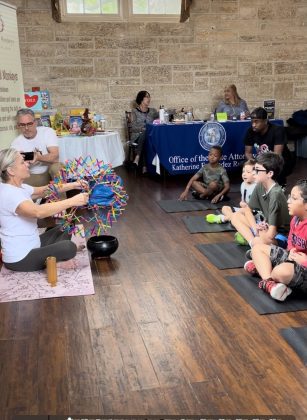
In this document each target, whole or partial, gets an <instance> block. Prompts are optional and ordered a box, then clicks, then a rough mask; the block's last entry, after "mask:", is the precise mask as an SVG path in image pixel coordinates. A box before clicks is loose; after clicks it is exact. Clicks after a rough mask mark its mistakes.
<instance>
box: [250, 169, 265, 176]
mask: <svg viewBox="0 0 307 420" xmlns="http://www.w3.org/2000/svg"><path fill="white" fill-rule="evenodd" d="M259 172H268V171H267V170H266V169H258V168H254V169H253V173H254V174H256V175H258V174H259Z"/></svg>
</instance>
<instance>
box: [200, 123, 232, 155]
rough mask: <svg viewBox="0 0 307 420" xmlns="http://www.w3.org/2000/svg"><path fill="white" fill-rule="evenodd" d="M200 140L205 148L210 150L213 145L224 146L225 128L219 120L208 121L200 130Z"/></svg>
mask: <svg viewBox="0 0 307 420" xmlns="http://www.w3.org/2000/svg"><path fill="white" fill-rule="evenodd" d="M198 141H199V144H200V145H201V147H202V148H203V149H205V150H210V149H211V147H212V146H221V147H222V146H223V144H224V143H225V141H226V131H225V128H224V127H223V126H222V124H220V123H218V122H207V123H206V124H205V125H203V126H202V128H201V129H200V131H199V134H198Z"/></svg>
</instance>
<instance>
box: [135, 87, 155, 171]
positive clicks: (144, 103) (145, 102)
mask: <svg viewBox="0 0 307 420" xmlns="http://www.w3.org/2000/svg"><path fill="white" fill-rule="evenodd" d="M135 102H136V104H137V106H136V108H134V109H133V110H132V112H131V141H132V142H133V143H137V147H136V156H135V158H134V164H135V165H137V166H139V165H142V172H143V173H145V172H147V168H146V160H145V156H144V153H143V152H144V145H145V140H146V133H145V130H146V123H151V122H153V120H155V119H156V118H158V117H159V113H158V111H157V110H156V109H155V108H150V107H149V104H150V94H149V93H148V92H147V91H146V90H141V91H140V92H139V93H138V94H137V96H136V99H135Z"/></svg>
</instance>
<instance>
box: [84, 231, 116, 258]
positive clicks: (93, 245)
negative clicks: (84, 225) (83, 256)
mask: <svg viewBox="0 0 307 420" xmlns="http://www.w3.org/2000/svg"><path fill="white" fill-rule="evenodd" d="M117 248H118V240H117V238H115V236H109V235H101V236H92V237H91V238H90V239H89V240H88V241H87V249H88V250H89V251H90V253H91V255H92V258H104V257H109V256H110V255H112V254H114V252H115V251H116V250H117Z"/></svg>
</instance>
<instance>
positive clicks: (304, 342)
mask: <svg viewBox="0 0 307 420" xmlns="http://www.w3.org/2000/svg"><path fill="white" fill-rule="evenodd" d="M280 334H281V335H282V336H283V338H284V339H285V340H286V341H287V343H288V344H289V345H290V346H291V347H292V348H293V350H294V351H295V353H297V355H298V356H299V358H300V359H301V360H302V361H303V363H304V364H305V365H307V327H297V328H292V327H290V328H283V329H281V330H280Z"/></svg>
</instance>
